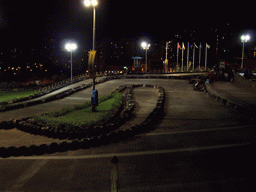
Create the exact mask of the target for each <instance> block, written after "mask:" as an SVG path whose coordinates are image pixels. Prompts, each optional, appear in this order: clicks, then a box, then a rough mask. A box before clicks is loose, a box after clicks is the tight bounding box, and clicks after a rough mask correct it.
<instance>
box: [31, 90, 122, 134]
mask: <svg viewBox="0 0 256 192" xmlns="http://www.w3.org/2000/svg"><path fill="white" fill-rule="evenodd" d="M122 104H123V98H122V94H121V93H119V92H117V93H114V94H111V95H107V96H104V97H100V98H99V106H97V107H96V110H97V112H92V106H91V102H86V103H84V104H82V105H78V106H75V107H74V108H72V109H66V108H64V109H62V110H61V111H55V112H52V113H49V114H47V115H44V116H36V117H34V119H35V120H36V121H37V122H39V123H43V124H48V125H50V126H51V127H54V128H56V129H63V128H66V129H67V128H68V129H70V128H72V127H74V126H79V127H87V126H90V125H92V124H95V123H97V122H99V121H101V120H103V119H105V118H107V117H108V116H109V115H110V114H111V113H112V111H113V109H115V108H117V107H120V106H121V105H122Z"/></svg>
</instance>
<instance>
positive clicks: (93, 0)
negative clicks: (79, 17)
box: [84, 0, 98, 112]
mask: <svg viewBox="0 0 256 192" xmlns="http://www.w3.org/2000/svg"><path fill="white" fill-rule="evenodd" d="M84 5H85V6H86V7H91V6H92V7H93V32H92V51H94V50H95V32H96V9H95V7H96V6H97V5H98V0H84ZM92 64H93V66H92V67H93V70H92V71H93V75H92V76H93V77H92V96H91V102H92V112H95V111H96V106H97V105H98V91H97V90H96V89H95V70H94V68H95V65H94V62H92Z"/></svg>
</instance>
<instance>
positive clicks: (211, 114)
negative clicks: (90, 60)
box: [0, 79, 256, 191]
mask: <svg viewBox="0 0 256 192" xmlns="http://www.w3.org/2000/svg"><path fill="white" fill-rule="evenodd" d="M123 84H152V85H161V86H162V87H163V88H164V89H165V93H166V101H165V111H164V115H163V117H162V120H161V121H160V123H159V124H158V125H157V126H156V127H155V129H154V131H151V132H149V133H143V134H140V135H137V136H136V137H134V138H132V139H129V140H127V141H122V142H120V143H112V144H109V145H105V146H100V147H95V148H89V149H80V150H77V151H68V152H64V153H54V154H51V155H42V156H31V157H10V158H6V159H0V191H116V188H119V191H255V189H256V185H255V182H254V181H255V179H256V177H255V165H254V162H255V160H256V158H255V155H254V151H255V136H256V130H255V125H254V124H253V123H252V122H251V121H250V120H248V119H247V118H246V117H245V116H244V115H242V114H240V113H239V112H237V111H236V110H234V109H232V108H229V107H227V106H225V105H222V104H221V103H218V102H216V101H215V100H213V99H210V98H207V97H206V96H205V94H204V93H203V92H196V91H193V89H192V86H191V85H190V84H188V81H186V80H173V79H166V80H162V79H129V80H128V79H127V80H125V79H123V80H120V79H119V80H112V81H109V82H105V83H103V84H99V85H97V86H96V88H97V89H98V91H99V95H102V96H103V95H106V94H109V93H111V92H112V91H113V90H115V89H116V88H117V87H118V86H120V85H123ZM90 95H91V89H90V88H89V89H86V90H83V91H80V92H78V93H75V94H73V95H71V96H69V97H66V98H63V99H61V100H58V101H53V102H49V103H45V104H42V105H37V106H32V107H28V108H24V109H18V110H17V111H8V112H5V113H6V114H5V113H3V115H4V116H5V115H10V116H11V115H16V116H25V115H27V116H29V115H31V111H33V114H42V113H45V112H46V111H49V110H53V109H56V108H61V107H63V106H65V107H72V106H73V105H75V104H79V103H82V102H83V101H84V100H89V99H90ZM134 96H135V101H136V107H137V111H135V112H136V115H137V116H138V117H139V119H137V120H139V121H140V120H142V119H143V118H144V117H146V113H148V111H149V110H150V109H151V107H152V103H153V102H154V101H155V99H156V96H157V95H156V92H155V91H154V89H152V88H151V89H149V88H144V87H140V88H135V89H134ZM1 117H2V114H1ZM134 121H136V118H134ZM114 156H117V158H118V160H119V163H118V164H117V166H116V165H114V164H112V163H111V159H112V158H113V157H114ZM117 181H118V182H117Z"/></svg>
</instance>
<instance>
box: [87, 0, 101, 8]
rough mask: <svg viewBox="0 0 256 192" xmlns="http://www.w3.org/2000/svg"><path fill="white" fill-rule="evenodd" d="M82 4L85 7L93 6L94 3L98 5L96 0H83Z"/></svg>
mask: <svg viewBox="0 0 256 192" xmlns="http://www.w3.org/2000/svg"><path fill="white" fill-rule="evenodd" d="M84 5H85V6H86V7H90V6H93V7H95V6H96V5H98V1H97V0H84Z"/></svg>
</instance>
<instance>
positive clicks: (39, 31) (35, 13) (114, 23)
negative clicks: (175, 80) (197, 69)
mask: <svg viewBox="0 0 256 192" xmlns="http://www.w3.org/2000/svg"><path fill="white" fill-rule="evenodd" d="M82 2H83V1H82V0H44V1H35V0H33V1H32V0H22V1H21V0H0V35H1V36H0V41H1V42H0V43H1V45H0V46H2V47H3V45H5V46H6V45H28V46H37V45H41V42H43V41H42V40H44V39H48V38H53V39H56V40H57V42H59V44H60V46H62V45H61V43H62V42H63V41H64V40H66V39H70V38H72V39H74V40H76V41H77V42H78V44H80V46H83V47H85V48H87V47H88V46H89V47H90V46H91V36H92V9H91V8H86V7H84V6H83V3H82ZM242 3H243V4H245V6H242ZM252 3H253V2H250V4H251V5H250V4H248V3H246V2H245V1H243V2H237V1H236V2H235V1H233V2H232V4H230V3H229V4H228V3H227V2H224V1H219V0H217V1H204V2H203V3H202V1H198V2H197V1H189V2H188V1H176V2H175V1H146V0H136V1H135V0H129V1H120V0H99V5H98V6H97V25H96V30H97V34H96V38H98V39H99V38H101V37H128V38H130V37H134V38H137V37H141V36H149V37H151V38H152V39H164V40H167V39H170V38H173V34H175V33H176V31H179V30H181V29H185V28H194V29H195V30H203V29H204V28H206V27H213V28H214V27H220V26H222V25H223V24H225V23H230V25H232V26H233V27H234V28H235V29H236V30H238V31H239V30H245V29H252V30H253V31H254V29H255V28H256V22H255V21H254V18H255V15H254V9H253V7H254V5H253V4H252Z"/></svg>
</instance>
